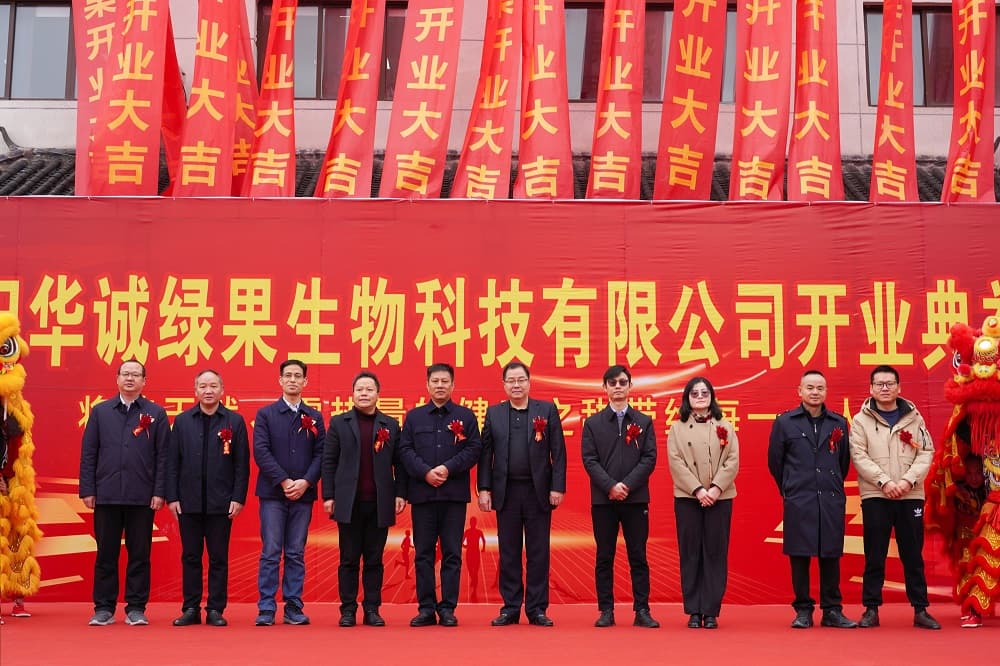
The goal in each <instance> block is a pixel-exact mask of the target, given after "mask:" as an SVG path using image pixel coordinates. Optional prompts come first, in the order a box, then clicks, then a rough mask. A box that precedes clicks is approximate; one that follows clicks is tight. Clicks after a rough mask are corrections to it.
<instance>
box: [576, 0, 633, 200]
mask: <svg viewBox="0 0 1000 666" xmlns="http://www.w3.org/2000/svg"><path fill="white" fill-rule="evenodd" d="M645 46H646V2H645V0H607V1H606V2H605V3H604V30H603V32H602V33H601V74H600V79H599V87H598V89H597V105H596V107H595V112H594V143H593V149H592V150H591V153H590V155H591V157H590V178H589V179H588V181H587V198H588V199H609V198H610V199H638V198H639V183H640V181H641V178H642V72H643V51H644V50H645Z"/></svg>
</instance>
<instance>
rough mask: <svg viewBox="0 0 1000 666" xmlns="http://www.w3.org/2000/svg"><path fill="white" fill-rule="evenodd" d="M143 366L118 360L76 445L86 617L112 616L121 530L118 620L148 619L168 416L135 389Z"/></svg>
mask: <svg viewBox="0 0 1000 666" xmlns="http://www.w3.org/2000/svg"><path fill="white" fill-rule="evenodd" d="M145 385H146V368H145V367H144V366H143V365H142V363H140V362H139V361H134V360H133V361H125V362H124V363H122V364H121V366H119V368H118V395H116V396H114V397H113V398H109V399H108V400H105V401H104V402H101V403H98V404H97V405H95V406H94V408H93V409H91V410H90V417H89V418H88V419H87V426H86V428H84V431H83V442H82V445H81V451H80V498H81V499H82V500H83V505H84V506H85V507H87V508H88V509H92V510H93V512H94V540H95V541H96V542H97V558H96V560H95V561H94V615H93V617H91V618H90V624H91V625H96V626H105V625H109V624H112V623H113V622H114V621H115V604H116V603H117V601H118V557H119V555H120V553H121V542H122V536H123V535H124V537H125V550H126V551H128V567H127V568H126V570H125V624H128V625H132V626H135V625H145V624H149V619H148V618H147V617H146V603H147V602H148V601H149V584H150V563H149V556H150V551H151V550H152V544H153V515H154V513H155V512H156V511H158V510H159V509H161V508H163V497H164V495H165V493H166V485H167V445H168V440H169V438H170V424H169V423H168V422H167V413H166V412H165V411H164V410H163V408H162V407H160V406H159V405H157V404H156V403H155V402H153V401H151V400H149V399H148V398H146V397H145V396H143V395H142V389H143V387H144V386H145Z"/></svg>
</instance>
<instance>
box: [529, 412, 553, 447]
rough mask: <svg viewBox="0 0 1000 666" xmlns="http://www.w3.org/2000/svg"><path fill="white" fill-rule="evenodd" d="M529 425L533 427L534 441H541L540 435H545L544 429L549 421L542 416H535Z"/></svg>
mask: <svg viewBox="0 0 1000 666" xmlns="http://www.w3.org/2000/svg"><path fill="white" fill-rule="evenodd" d="M531 425H532V426H533V427H534V428H535V441H536V442H540V441H542V437H544V436H545V429H546V428H548V427H549V422H548V420H547V419H546V418H545V417H544V416H536V417H535V418H534V419H532V421H531Z"/></svg>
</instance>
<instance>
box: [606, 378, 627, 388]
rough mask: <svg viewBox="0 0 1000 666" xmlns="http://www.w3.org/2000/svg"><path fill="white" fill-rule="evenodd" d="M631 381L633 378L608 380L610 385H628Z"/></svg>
mask: <svg viewBox="0 0 1000 666" xmlns="http://www.w3.org/2000/svg"><path fill="white" fill-rule="evenodd" d="M631 383H632V380H631V379H609V380H608V381H607V384H608V386H628V385H629V384H631Z"/></svg>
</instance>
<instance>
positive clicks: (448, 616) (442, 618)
mask: <svg viewBox="0 0 1000 666" xmlns="http://www.w3.org/2000/svg"><path fill="white" fill-rule="evenodd" d="M438 624H440V625H441V626H442V627H457V626H458V618H457V617H455V613H453V612H452V611H450V610H439V611H438Z"/></svg>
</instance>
